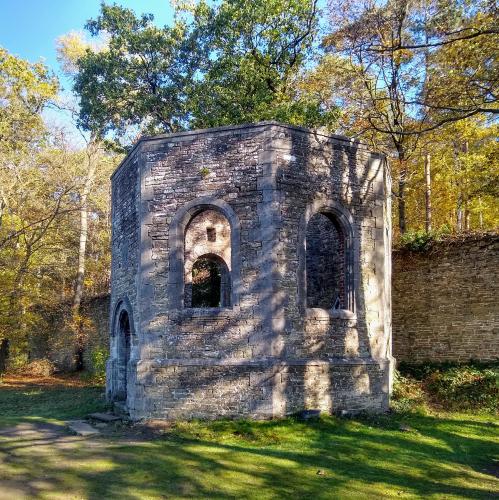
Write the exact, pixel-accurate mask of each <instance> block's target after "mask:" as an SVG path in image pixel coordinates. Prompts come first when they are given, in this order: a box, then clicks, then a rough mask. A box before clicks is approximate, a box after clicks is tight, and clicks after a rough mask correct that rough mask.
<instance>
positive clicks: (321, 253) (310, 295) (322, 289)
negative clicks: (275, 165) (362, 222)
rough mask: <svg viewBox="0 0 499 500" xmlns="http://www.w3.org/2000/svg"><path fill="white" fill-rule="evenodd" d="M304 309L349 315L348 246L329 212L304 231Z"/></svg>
mask: <svg viewBox="0 0 499 500" xmlns="http://www.w3.org/2000/svg"><path fill="white" fill-rule="evenodd" d="M305 265H306V290H307V295H306V304H307V307H318V308H321V309H333V310H350V311H353V283H352V269H351V267H352V265H351V242H350V241H349V235H347V234H346V231H345V228H344V227H342V224H341V223H340V221H339V220H338V218H337V217H336V215H334V214H332V213H329V212H318V213H316V214H314V215H313V216H312V217H311V218H310V219H309V221H308V224H307V230H306V261H305Z"/></svg>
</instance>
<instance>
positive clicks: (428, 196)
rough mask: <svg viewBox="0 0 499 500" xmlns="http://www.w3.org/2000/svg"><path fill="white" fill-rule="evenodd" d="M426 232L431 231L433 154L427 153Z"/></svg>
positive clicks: (425, 168)
mask: <svg viewBox="0 0 499 500" xmlns="http://www.w3.org/2000/svg"><path fill="white" fill-rule="evenodd" d="M424 177H425V213H426V224H425V225H426V232H427V233H430V232H431V216H432V213H431V155H430V153H428V152H427V153H426V155H425V162H424Z"/></svg>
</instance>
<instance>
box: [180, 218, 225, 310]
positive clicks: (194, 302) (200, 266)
mask: <svg viewBox="0 0 499 500" xmlns="http://www.w3.org/2000/svg"><path fill="white" fill-rule="evenodd" d="M230 263H231V228H230V224H229V221H228V220H227V218H226V217H225V216H224V215H223V214H222V213H220V212H219V211H218V210H215V209H212V208H207V209H200V210H199V211H197V212H196V213H195V214H194V215H193V216H192V218H191V220H190V221H189V223H188V224H187V226H186V229H185V236H184V306H185V307H197V308H199V307H230V306H231V269H230V265H231V264H230Z"/></svg>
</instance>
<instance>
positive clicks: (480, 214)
mask: <svg viewBox="0 0 499 500" xmlns="http://www.w3.org/2000/svg"><path fill="white" fill-rule="evenodd" d="M478 207H479V212H478V223H479V224H480V229H483V211H482V197H481V196H479V197H478Z"/></svg>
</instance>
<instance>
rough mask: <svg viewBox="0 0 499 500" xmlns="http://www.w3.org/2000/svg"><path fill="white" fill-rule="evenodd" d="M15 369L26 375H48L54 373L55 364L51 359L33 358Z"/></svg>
mask: <svg viewBox="0 0 499 500" xmlns="http://www.w3.org/2000/svg"><path fill="white" fill-rule="evenodd" d="M16 371H18V372H19V373H22V374H23V375H26V376H34V377H50V376H51V375H53V374H54V373H55V365H54V363H52V361H50V360H48V359H45V358H43V359H35V360H34V361H31V362H29V363H27V364H26V365H24V366H22V367H21V368H19V369H18V370H16Z"/></svg>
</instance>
